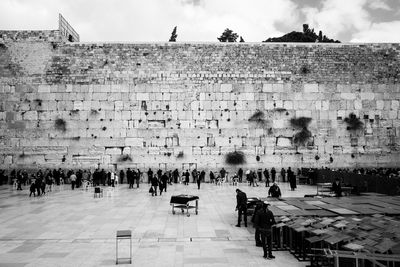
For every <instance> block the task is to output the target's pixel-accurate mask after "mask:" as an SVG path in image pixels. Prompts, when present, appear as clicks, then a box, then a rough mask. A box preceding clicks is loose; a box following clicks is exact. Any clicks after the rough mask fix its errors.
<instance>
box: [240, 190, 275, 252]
mask: <svg viewBox="0 0 400 267" xmlns="http://www.w3.org/2000/svg"><path fill="white" fill-rule="evenodd" d="M247 205H248V203H247V195H246V193H245V192H244V191H242V190H240V189H236V211H237V212H238V221H237V224H236V227H241V222H242V218H243V222H244V226H245V227H247ZM268 206H269V203H268V202H261V201H259V202H258V203H257V205H256V208H255V209H254V213H253V215H252V218H251V221H252V223H253V225H254V228H255V234H254V235H255V241H256V246H257V247H262V248H263V252H264V255H263V257H264V258H265V259H274V258H275V256H274V255H272V225H274V224H276V222H275V218H274V214H273V213H272V212H271V211H270V210H269V209H268Z"/></svg>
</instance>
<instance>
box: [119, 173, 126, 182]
mask: <svg viewBox="0 0 400 267" xmlns="http://www.w3.org/2000/svg"><path fill="white" fill-rule="evenodd" d="M124 178H125V172H124V170H120V171H119V179H120V180H119V183H121V184H123V183H124Z"/></svg>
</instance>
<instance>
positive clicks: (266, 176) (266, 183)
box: [264, 168, 269, 187]
mask: <svg viewBox="0 0 400 267" xmlns="http://www.w3.org/2000/svg"><path fill="white" fill-rule="evenodd" d="M264 178H265V187H268V186H269V171H268V169H267V168H265V170H264Z"/></svg>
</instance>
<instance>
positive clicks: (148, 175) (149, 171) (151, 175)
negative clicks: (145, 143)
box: [147, 168, 153, 183]
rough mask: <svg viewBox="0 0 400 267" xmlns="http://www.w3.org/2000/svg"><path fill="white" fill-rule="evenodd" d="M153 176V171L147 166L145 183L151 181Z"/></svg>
mask: <svg viewBox="0 0 400 267" xmlns="http://www.w3.org/2000/svg"><path fill="white" fill-rule="evenodd" d="M152 178H153V171H152V170H151V169H150V168H149V170H148V171H147V183H151V180H152Z"/></svg>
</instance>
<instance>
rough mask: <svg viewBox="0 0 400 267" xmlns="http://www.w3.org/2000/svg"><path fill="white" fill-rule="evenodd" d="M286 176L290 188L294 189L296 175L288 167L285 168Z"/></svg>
mask: <svg viewBox="0 0 400 267" xmlns="http://www.w3.org/2000/svg"><path fill="white" fill-rule="evenodd" d="M287 176H288V180H289V183H290V190H292V191H294V189H295V188H296V176H295V175H294V173H293V171H292V169H291V168H290V167H289V168H288V170H287Z"/></svg>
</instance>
